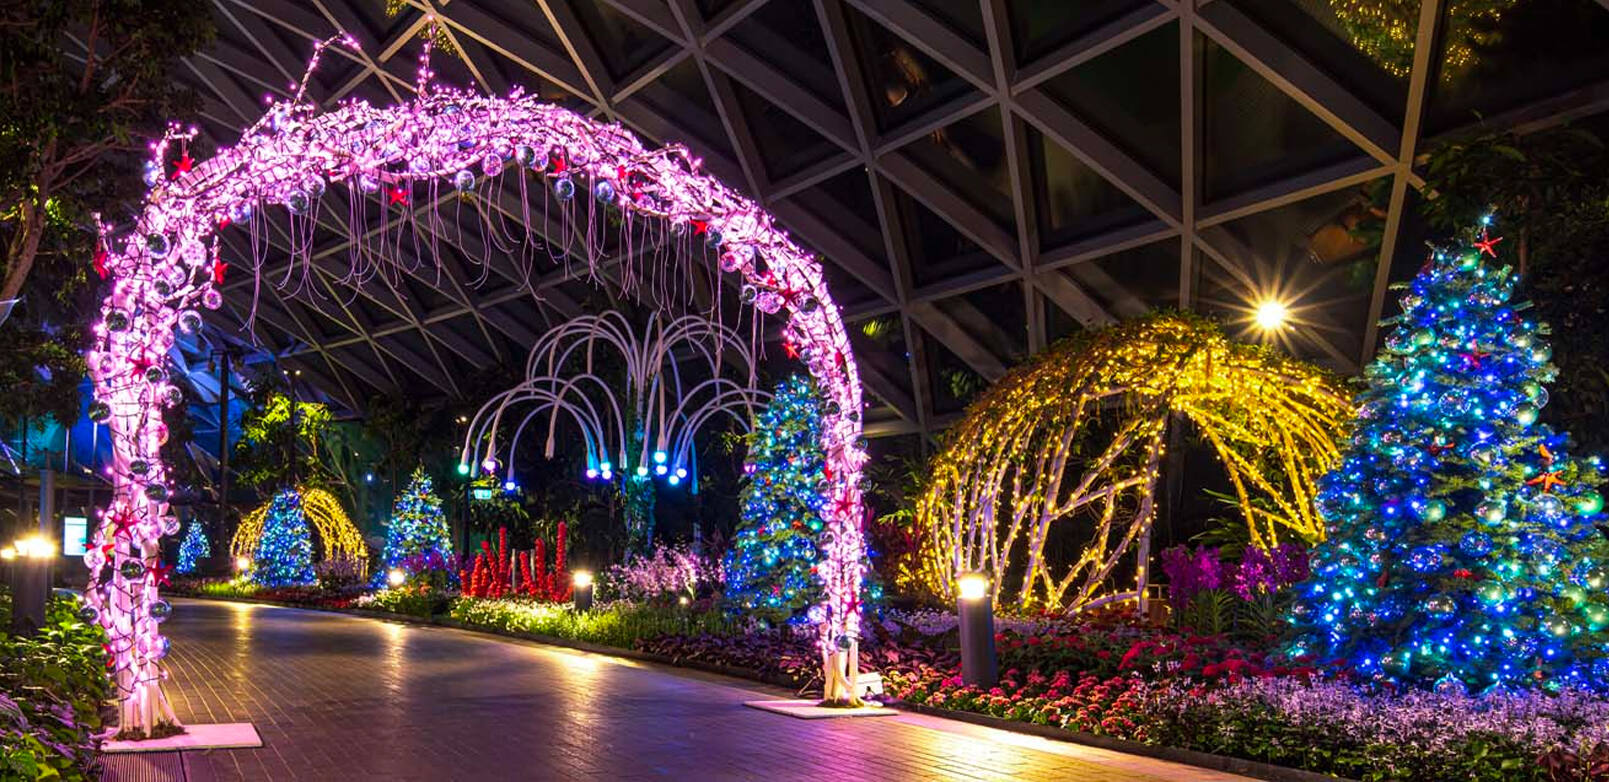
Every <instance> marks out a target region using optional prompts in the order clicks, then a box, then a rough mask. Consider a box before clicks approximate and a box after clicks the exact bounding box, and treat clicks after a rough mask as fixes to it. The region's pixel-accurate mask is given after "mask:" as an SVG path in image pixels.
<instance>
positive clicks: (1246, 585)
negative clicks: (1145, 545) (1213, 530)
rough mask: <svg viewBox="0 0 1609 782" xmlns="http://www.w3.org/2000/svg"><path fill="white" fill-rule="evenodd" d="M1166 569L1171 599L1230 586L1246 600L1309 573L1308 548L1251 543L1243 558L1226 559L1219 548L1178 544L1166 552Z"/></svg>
mask: <svg viewBox="0 0 1609 782" xmlns="http://www.w3.org/2000/svg"><path fill="white" fill-rule="evenodd" d="M1161 558H1162V572H1163V574H1165V575H1166V576H1167V577H1168V595H1169V600H1170V601H1171V602H1172V603H1173V604H1174V605H1175V606H1183V605H1185V604H1188V603H1189V602H1190V600H1191V599H1192V598H1194V597H1195V596H1196V595H1198V594H1200V593H1202V592H1208V591H1211V590H1214V589H1228V590H1230V591H1232V592H1234V593H1235V595H1236V596H1237V597H1239V598H1240V599H1242V600H1252V599H1255V598H1256V597H1258V596H1259V595H1264V594H1268V593H1271V592H1277V591H1279V590H1281V589H1284V588H1285V587H1288V586H1291V585H1292V584H1297V583H1300V582H1302V581H1304V580H1306V578H1307V576H1308V563H1307V549H1306V548H1303V547H1302V546H1300V545H1297V544H1295V543H1282V544H1280V545H1278V546H1275V547H1274V548H1272V549H1263V548H1258V547H1256V546H1247V547H1246V548H1245V549H1243V550H1242V551H1241V556H1240V560H1239V561H1234V560H1229V559H1226V558H1224V556H1223V553H1222V551H1221V550H1220V549H1218V548H1216V547H1209V546H1203V547H1201V548H1198V549H1191V548H1189V547H1186V546H1174V547H1173V548H1170V549H1167V550H1166V551H1163V552H1162V557H1161Z"/></svg>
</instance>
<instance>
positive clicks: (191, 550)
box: [174, 520, 212, 575]
mask: <svg viewBox="0 0 1609 782" xmlns="http://www.w3.org/2000/svg"><path fill="white" fill-rule="evenodd" d="M211 554H212V544H211V543H210V542H209V541H208V540H207V531H206V530H205V529H203V528H202V526H201V522H200V521H199V520H197V521H192V522H190V529H189V530H188V531H187V532H185V533H184V540H183V541H182V542H181V543H179V563H178V565H177V566H175V567H174V569H175V570H177V571H178V572H180V573H182V574H184V575H190V574H192V573H195V572H196V569H197V568H198V567H200V564H201V560H203V559H206V558H207V557H208V556H211Z"/></svg>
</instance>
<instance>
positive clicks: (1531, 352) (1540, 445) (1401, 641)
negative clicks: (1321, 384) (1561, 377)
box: [1293, 228, 1609, 690]
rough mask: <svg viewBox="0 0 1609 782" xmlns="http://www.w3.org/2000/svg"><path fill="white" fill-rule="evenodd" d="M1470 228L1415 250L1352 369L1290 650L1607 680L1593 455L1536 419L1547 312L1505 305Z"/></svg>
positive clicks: (1383, 666)
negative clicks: (1406, 275) (1405, 277)
mask: <svg viewBox="0 0 1609 782" xmlns="http://www.w3.org/2000/svg"><path fill="white" fill-rule="evenodd" d="M1500 242H1501V239H1499V238H1497V237H1495V236H1490V235H1488V234H1487V232H1486V231H1485V230H1484V228H1483V229H1482V230H1480V231H1479V232H1478V233H1477V234H1476V235H1474V236H1473V237H1472V239H1471V240H1470V242H1469V243H1468V244H1465V245H1464V246H1462V247H1459V248H1456V249H1447V250H1438V251H1435V252H1434V253H1432V256H1431V258H1430V260H1429V261H1428V262H1427V263H1426V265H1425V267H1424V269H1422V270H1421V271H1420V273H1419V275H1418V276H1417V277H1416V278H1415V279H1414V280H1413V282H1412V284H1411V285H1410V286H1408V291H1407V293H1405V294H1404V295H1403V297H1402V314H1401V315H1400V316H1399V317H1397V318H1394V319H1393V320H1392V321H1388V323H1387V325H1392V326H1393V327H1394V328H1393V330H1392V331H1391V333H1390V335H1389V336H1388V337H1387V338H1386V341H1385V349H1384V350H1383V351H1382V352H1381V354H1380V356H1379V357H1378V358H1377V359H1376V360H1375V362H1374V363H1373V364H1372V365H1370V366H1369V367H1368V369H1367V370H1366V372H1365V375H1366V376H1367V378H1368V383H1369V386H1368V389H1367V390H1365V391H1364V392H1363V393H1362V395H1361V396H1360V397H1359V399H1358V405H1359V418H1360V421H1359V424H1358V426H1357V429H1356V431H1355V433H1354V435H1353V439H1352V442H1351V445H1350V447H1349V448H1347V449H1346V451H1345V452H1344V454H1343V458H1342V461H1341V463H1340V465H1339V466H1338V467H1337V468H1336V470H1335V471H1334V472H1332V473H1330V474H1329V475H1327V476H1326V477H1325V478H1324V479H1323V481H1321V484H1320V493H1319V498H1318V502H1319V510H1320V512H1321V513H1322V515H1323V516H1324V518H1325V520H1326V525H1327V528H1328V532H1329V540H1328V541H1327V542H1326V543H1324V544H1323V545H1322V546H1320V547H1319V548H1318V549H1317V551H1316V552H1315V555H1316V556H1315V562H1314V566H1313V578H1312V579H1310V580H1309V581H1308V582H1307V583H1306V584H1305V585H1304V586H1303V587H1301V588H1300V589H1299V593H1298V598H1297V601H1296V603H1295V606H1294V608H1293V612H1294V624H1295V625H1296V628H1297V630H1298V632H1299V636H1298V638H1299V640H1298V642H1297V645H1296V649H1295V651H1297V652H1298V653H1312V654H1315V655H1317V656H1318V657H1320V658H1321V659H1324V660H1330V661H1334V660H1341V659H1344V660H1346V661H1347V662H1348V663H1349V664H1350V665H1352V666H1354V667H1355V668H1356V669H1357V670H1359V671H1360V672H1362V673H1363V674H1366V675H1369V676H1373V677H1376V678H1379V679H1383V680H1389V681H1398V682H1406V683H1413V684H1419V685H1428V684H1432V683H1434V685H1435V686H1436V688H1437V689H1447V690H1464V689H1478V690H1484V689H1488V688H1491V687H1493V686H1517V685H1540V686H1543V687H1547V688H1550V689H1551V688H1558V687H1565V686H1569V687H1592V688H1596V689H1600V690H1609V657H1606V654H1609V650H1606V645H1609V591H1606V588H1609V540H1606V539H1605V537H1604V536H1603V534H1601V533H1600V532H1599V530H1598V529H1597V528H1596V526H1595V524H1596V523H1598V522H1600V521H1602V520H1603V519H1604V514H1603V497H1602V496H1601V495H1600V494H1599V493H1598V490H1597V487H1598V486H1599V485H1600V484H1601V483H1602V482H1603V480H1604V478H1603V471H1604V470H1603V465H1602V464H1601V463H1600V462H1599V460H1598V459H1596V458H1592V459H1587V460H1581V459H1573V458H1571V457H1570V456H1569V455H1568V454H1567V453H1566V447H1567V445H1568V442H1567V441H1568V438H1567V437H1566V436H1565V435H1563V434H1558V433H1555V432H1553V431H1552V430H1551V429H1550V428H1549V427H1547V426H1546V425H1543V424H1539V423H1537V415H1538V413H1539V411H1540V409H1541V408H1542V406H1543V405H1545V404H1546V403H1547V398H1548V394H1547V390H1546V389H1545V388H1544V387H1543V384H1544V383H1547V382H1549V381H1551V380H1552V379H1553V377H1554V372H1555V370H1554V367H1553V365H1552V364H1550V363H1549V359H1550V358H1551V352H1550V350H1549V348H1548V346H1547V344H1546V342H1545V341H1544V340H1543V336H1544V335H1546V334H1547V333H1548V331H1547V327H1546V326H1543V325H1539V324H1536V323H1533V322H1530V321H1528V320H1526V319H1525V318H1523V317H1521V316H1520V314H1519V313H1521V312H1523V311H1524V310H1525V308H1526V307H1527V306H1528V305H1527V304H1510V303H1509V296H1510V295H1511V294H1512V293H1513V290H1514V286H1515V282H1516V279H1515V276H1514V275H1513V274H1512V273H1511V271H1510V269H1509V267H1507V266H1504V267H1500V268H1499V267H1494V266H1489V265H1487V264H1486V263H1484V262H1483V258H1482V257H1481V256H1482V255H1485V256H1488V257H1491V258H1496V257H1497V254H1498V250H1499V249H1500V244H1499V243H1500Z"/></svg>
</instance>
